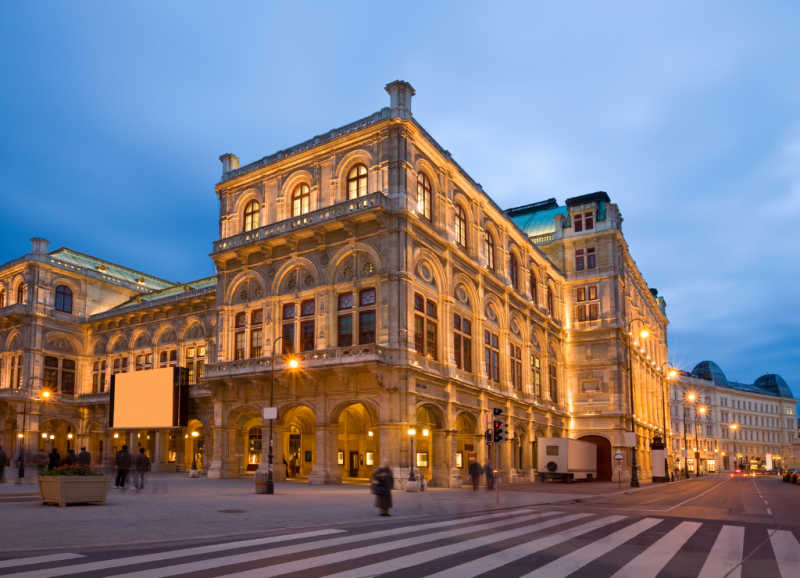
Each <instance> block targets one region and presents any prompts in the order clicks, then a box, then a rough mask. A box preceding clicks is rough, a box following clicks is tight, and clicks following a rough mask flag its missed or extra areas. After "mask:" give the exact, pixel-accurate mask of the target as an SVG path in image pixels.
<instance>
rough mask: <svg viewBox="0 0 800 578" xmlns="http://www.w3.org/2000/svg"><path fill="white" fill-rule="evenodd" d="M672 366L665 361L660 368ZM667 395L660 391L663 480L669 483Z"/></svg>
mask: <svg viewBox="0 0 800 578" xmlns="http://www.w3.org/2000/svg"><path fill="white" fill-rule="evenodd" d="M665 365H667V366H672V364H671V363H670V362H669V361H667V362H666V363H663V364H661V368H662V369H663V368H664V366H665ZM667 389H669V369H667ZM666 398H667V395H666V393H664V390H663V389H662V390H661V418H662V422H663V426H664V446H665V447H664V478H665V479H666V480H667V481H669V480H670V475H669V461H668V460H667V455H668V454H669V445H668V444H669V440H668V439H667V401H666Z"/></svg>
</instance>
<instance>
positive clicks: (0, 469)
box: [0, 446, 8, 484]
mask: <svg viewBox="0 0 800 578" xmlns="http://www.w3.org/2000/svg"><path fill="white" fill-rule="evenodd" d="M7 461H8V456H7V455H6V452H4V451H3V446H0V484H5V483H6V462H7Z"/></svg>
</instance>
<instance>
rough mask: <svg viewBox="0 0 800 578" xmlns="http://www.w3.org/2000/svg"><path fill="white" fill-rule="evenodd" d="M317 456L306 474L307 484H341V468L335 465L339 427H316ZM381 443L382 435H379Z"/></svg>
mask: <svg viewBox="0 0 800 578" xmlns="http://www.w3.org/2000/svg"><path fill="white" fill-rule="evenodd" d="M316 430H317V432H316V434H317V440H316V442H317V443H316V446H317V456H316V459H315V460H314V467H313V468H311V473H310V474H308V483H309V484H341V483H342V473H341V466H339V465H337V463H336V457H337V452H338V451H339V445H338V443H339V442H338V438H339V425H338V424H337V425H320V424H317V427H316ZM381 443H383V435H381Z"/></svg>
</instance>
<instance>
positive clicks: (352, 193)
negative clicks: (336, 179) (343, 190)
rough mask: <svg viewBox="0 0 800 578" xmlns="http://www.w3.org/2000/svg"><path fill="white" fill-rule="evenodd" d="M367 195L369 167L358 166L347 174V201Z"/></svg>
mask: <svg viewBox="0 0 800 578" xmlns="http://www.w3.org/2000/svg"><path fill="white" fill-rule="evenodd" d="M366 195H367V167H366V165H356V166H354V167H353V168H352V169H350V172H348V173H347V200H348V201H351V200H353V199H357V198H358V197H365V196H366Z"/></svg>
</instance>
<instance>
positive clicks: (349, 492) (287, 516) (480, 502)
mask: <svg viewBox="0 0 800 578" xmlns="http://www.w3.org/2000/svg"><path fill="white" fill-rule="evenodd" d="M129 480H130V478H129ZM36 491H38V490H37V488H36V486H33V485H28V486H20V485H13V484H2V485H0V498H2V497H3V496H9V495H12V494H19V493H30V492H36ZM573 497H574V498H579V497H582V495H581V494H578V493H575V494H560V495H559V496H558V499H560V500H561V499H570V498H573ZM392 498H393V500H394V509H393V510H392V515H393V516H395V517H397V518H414V517H425V516H445V515H453V514H462V513H470V512H476V511H481V510H488V509H492V508H495V507H496V506H495V497H494V494H488V493H487V492H485V491H483V490H481V491H479V492H476V493H473V492H472V491H471V490H468V489H460V490H450V489H440V488H428V489H427V490H426V491H424V492H419V493H410V492H401V491H395V492H392ZM552 499H553V496H552V495H550V494H546V493H534V492H519V491H515V492H508V493H507V494H503V495H501V498H500V507H501V508H509V507H516V506H527V505H532V504H539V503H544V502H547V501H551V500H552ZM373 500H374V498H373V496H371V495H370V494H369V487H368V486H367V485H353V484H344V485H341V486H311V485H308V484H306V483H301V482H283V483H276V484H275V494H274V495H272V496H267V495H259V494H256V493H255V483H254V480H253V478H247V479H239V480H210V479H208V478H200V479H189V478H188V477H186V474H185V473H181V474H151V475H150V477H149V479H148V481H147V487H146V488H145V489H144V490H135V489H133V488H126V489H124V490H118V489H114V488H113V487H112V488H111V489H110V490H109V494H108V499H107V501H106V504H105V506H100V505H75V506H68V507H66V508H59V507H57V506H51V505H42V504H41V503H40V502H38V501H25V502H18V501H15V502H3V501H2V499H0V534H2V536H3V540H2V541H0V552H11V551H19V550H33V549H62V548H78V547H91V546H100V545H103V546H109V545H116V544H134V543H150V542H164V541H175V540H187V539H197V538H200V537H219V536H232V535H247V534H254V533H259V532H266V531H274V530H279V529H283V528H287V529H288V528H291V529H296V528H304V527H313V526H332V525H338V524H345V523H354V522H359V521H367V520H369V521H370V522H374V521H375V519H376V518H377V510H376V509H375V507H374V506H373ZM226 510H227V511H232V512H226Z"/></svg>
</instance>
